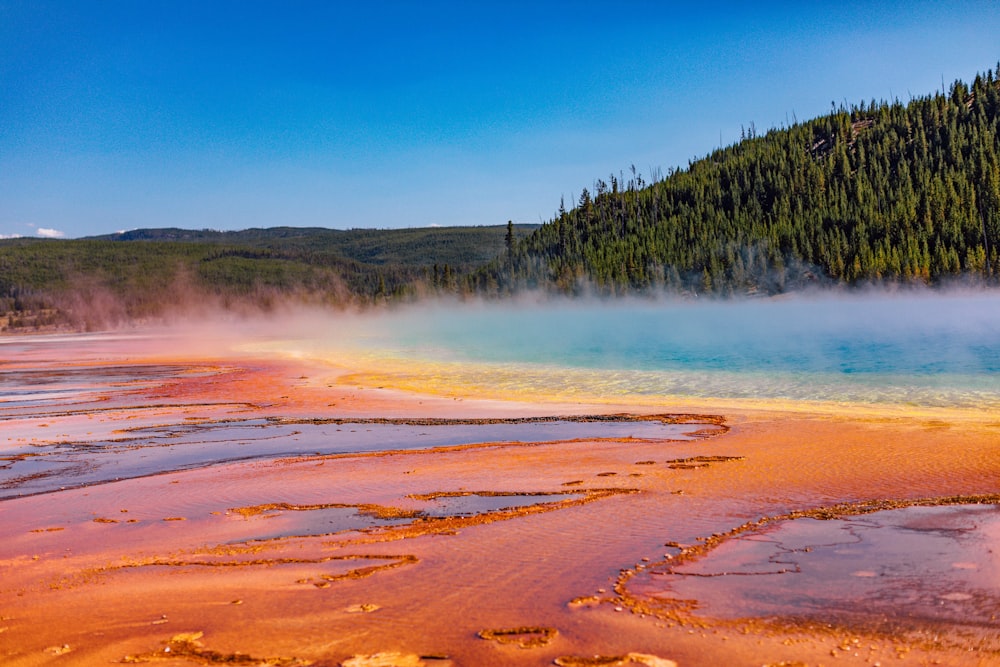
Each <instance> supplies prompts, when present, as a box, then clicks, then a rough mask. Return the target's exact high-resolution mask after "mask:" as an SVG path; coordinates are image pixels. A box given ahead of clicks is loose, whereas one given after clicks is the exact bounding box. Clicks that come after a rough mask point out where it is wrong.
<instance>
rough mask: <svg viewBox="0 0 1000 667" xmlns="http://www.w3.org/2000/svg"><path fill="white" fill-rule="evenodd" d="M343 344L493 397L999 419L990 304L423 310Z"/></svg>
mask: <svg viewBox="0 0 1000 667" xmlns="http://www.w3.org/2000/svg"><path fill="white" fill-rule="evenodd" d="M343 334H345V336H346V337H347V338H348V339H349V340H351V341H353V344H354V345H355V346H356V347H357V349H358V350H359V351H358V352H357V353H358V354H365V355H368V356H369V358H370V359H373V358H377V357H380V358H383V359H387V360H396V361H400V360H403V361H408V362H414V363H416V362H421V363H426V364H431V365H435V364H436V365H437V369H438V370H436V371H433V372H432V371H429V370H428V371H416V370H412V369H411V371H410V372H412V373H419V372H426V373H428V378H427V381H428V383H442V382H446V381H447V378H446V377H439V376H438V375H439V374H441V373H447V374H451V376H452V378H453V379H454V380H459V381H462V382H473V383H476V382H478V383H479V384H481V385H486V386H492V387H493V388H494V389H497V390H500V391H510V392H517V391H522V390H529V391H530V390H537V391H548V390H551V391H556V392H560V393H567V392H568V393H570V394H573V393H578V394H588V395H598V396H609V397H621V396H628V395H664V396H694V397H721V398H787V399H799V400H803V399H804V400H824V401H830V400H832V401H861V402H873V403H883V402H892V403H904V404H910V405H926V406H966V407H974V406H982V407H995V406H998V405H1000V294H998V293H996V292H980V293H972V292H965V293H950V294H941V293H936V294H935V293H921V294H913V293H910V294H904V295H884V294H883V295H867V296H827V297H815V298H805V297H788V298H779V299H755V300H746V301H737V302H732V301H730V302H722V301H712V302H704V303H700V302H691V301H686V302H668V301H639V300H629V301H625V302H621V301H619V302H601V301H588V302H580V301H547V302H546V301H536V302H520V303H516V304H510V303H505V304H492V305H491V304H456V305H451V306H445V305H438V306H434V307H429V308H428V307H427V306H426V305H424V306H421V307H418V308H408V309H401V310H398V311H395V312H391V313H388V314H384V315H382V316H380V317H376V318H374V319H365V320H363V323H355V324H354V325H353V326H352V327H350V328H349V330H347V331H344V332H343ZM414 368H416V366H414ZM442 369H447V370H442ZM477 378H478V380H477ZM410 379H411V380H412V381H419V378H410Z"/></svg>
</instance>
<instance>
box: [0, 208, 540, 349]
mask: <svg viewBox="0 0 1000 667" xmlns="http://www.w3.org/2000/svg"><path fill="white" fill-rule="evenodd" d="M535 228H537V225H515V226H513V228H512V229H511V230H508V228H506V227H503V226H495V227H430V228H423V229H393V230H374V229H356V230H347V231H342V230H331V229H302V228H292V227H277V228H271V229H248V230H244V231H240V232H215V231H207V230H206V231H191V230H183V229H143V230H135V231H131V232H126V233H122V234H113V235H110V236H105V237H100V238H91V239H75V240H52V239H26V238H22V239H6V240H0V330H3V329H9V330H24V329H35V328H47V327H55V326H69V327H76V328H86V327H104V326H110V325H114V324H117V323H120V322H125V321H130V320H136V319H143V318H153V317H158V316H161V315H163V314H164V313H166V312H169V311H172V310H173V311H176V310H184V309H188V308H190V307H192V306H203V307H211V308H231V309H244V308H265V309H266V308H271V307H273V306H275V305H277V304H279V303H282V302H296V301H300V302H302V301H304V302H311V303H317V304H323V305H337V306H343V305H351V304H359V305H363V304H370V303H374V302H378V301H385V300H389V299H397V300H398V299H411V298H415V297H418V296H420V295H430V294H435V293H438V292H452V291H454V290H456V289H458V287H459V284H460V283H463V282H464V280H465V277H466V276H467V275H468V274H469V273H470V272H472V271H474V270H475V269H477V268H478V267H480V266H482V265H483V264H484V263H486V262H488V261H489V260H491V259H492V258H494V257H496V256H497V255H498V254H500V253H501V251H502V250H503V249H504V247H505V246H506V244H507V241H506V237H507V234H508V233H513V235H514V236H515V237H517V238H521V237H523V236H525V235H526V234H528V233H529V232H531V231H532V230H534V229H535Z"/></svg>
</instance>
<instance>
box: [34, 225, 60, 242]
mask: <svg viewBox="0 0 1000 667" xmlns="http://www.w3.org/2000/svg"><path fill="white" fill-rule="evenodd" d="M35 231H36V232H38V235H39V236H41V237H42V238H45V239H61V238H62V237H64V236H66V233H65V232H61V231H59V230H58V229H50V228H48V227H39V228H38V229H37V230H35Z"/></svg>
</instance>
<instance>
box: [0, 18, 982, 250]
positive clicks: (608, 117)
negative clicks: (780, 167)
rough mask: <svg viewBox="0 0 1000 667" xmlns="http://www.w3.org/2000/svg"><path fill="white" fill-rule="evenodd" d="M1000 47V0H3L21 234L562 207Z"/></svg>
mask: <svg viewBox="0 0 1000 667" xmlns="http://www.w3.org/2000/svg"><path fill="white" fill-rule="evenodd" d="M998 60H1000V3H997V2H961V1H960V0H959V1H956V2H940V3H928V2H919V1H912V0H911V1H894V2H836V3H809V2H789V3H767V4H764V3H743V2H740V3H712V2H704V3H690V2H682V3H668V2H618V3H612V2H607V1H604V2H586V1H580V2H545V1H544V0H535V1H527V2H520V1H517V0H513V1H511V0H505V1H497V2H485V1H483V2H478V1H468V2H444V1H441V2H433V1H419V0H414V1H412V2H392V1H382V2H379V1H374V0H373V1H369V2H334V1H327V2H304V1H298V2H295V1H291V2H277V1H275V2H254V1H245V0H240V1H233V2H211V1H209V0H197V1H192V2H188V1H186V0H164V1H159V0H127V1H118V0H55V1H51V2H46V1H31V0H0V236H11V235H23V236H36V235H47V236H57V235H64V236H66V237H79V236H87V235H93V234H104V233H111V232H114V231H117V230H122V229H133V228H138V227H167V226H176V227H185V228H194V229H201V228H212V229H244V228H248V227H266V226H277V225H293V226H323V227H333V228H341V229H346V228H351V227H381V228H388V227H413V226H428V225H457V224H472V225H484V224H504V223H506V221H507V220H508V219H512V220H514V221H516V222H539V221H540V220H547V219H549V218H550V217H551V216H552V214H553V212H554V211H555V210H556V209H557V208H558V206H559V201H560V197H561V196H565V197H566V200H567V205H568V204H569V203H570V202H571V200H572V199H573V198H575V197H576V196H578V194H579V193H580V191H581V190H582V188H584V187H591V186H592V184H593V182H594V180H595V179H597V178H605V179H607V177H608V175H609V174H610V173H612V172H614V173H618V172H619V171H621V170H625V171H628V169H629V167H630V165H632V164H634V165H635V166H636V167H637V169H639V170H640V171H641V172H642V173H643V174H644V175H648V173H649V171H650V168H651V167H660V168H662V169H663V170H664V171H666V170H667V169H668V168H669V167H672V166H684V165H686V164H687V163H688V160H690V159H692V158H697V157H701V156H704V155H705V154H707V153H708V152H710V151H711V150H712V149H713V148H715V147H717V146H718V145H719V143H720V140H721V142H722V143H723V144H730V143H733V142H735V141H737V140H738V139H739V136H740V128H741V126H749V124H750V123H751V122H753V123H754V124H755V125H756V127H757V129H758V131H763V130H766V129H768V128H770V127H775V126H781V125H783V124H785V123H786V122H789V121H791V120H792V119H793V118H796V117H797V118H798V119H799V120H805V119H807V118H811V117H814V116H817V115H820V114H823V113H825V112H827V111H829V109H830V105H831V102H836V103H837V104H840V103H841V102H844V101H846V102H848V103H857V102H860V101H861V100H866V101H867V100H870V99H872V98H876V99H878V100H881V99H888V98H890V97H898V98H899V99H901V100H904V101H905V100H906V99H908V98H909V97H910V96H911V95H913V96H918V95H924V94H927V93H930V92H933V91H934V90H937V89H940V87H941V82H942V78H943V79H944V81H945V83H946V84H947V85H950V83H951V82H952V81H954V80H955V79H959V78H960V79H963V80H971V79H972V77H973V76H974V75H975V74H976V73H977V72H985V71H986V70H987V69H992V68H995V67H996V64H997V61H998Z"/></svg>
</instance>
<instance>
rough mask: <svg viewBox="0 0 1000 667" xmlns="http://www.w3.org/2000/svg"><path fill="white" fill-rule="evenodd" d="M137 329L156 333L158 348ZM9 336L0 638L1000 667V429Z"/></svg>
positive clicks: (324, 657)
mask: <svg viewBox="0 0 1000 667" xmlns="http://www.w3.org/2000/svg"><path fill="white" fill-rule="evenodd" d="M150 350H153V351H150ZM156 350H157V346H156V340H155V339H152V340H151V339H150V337H148V336H144V337H137V338H135V339H130V338H129V337H127V336H108V337H101V336H96V335H91V336H86V337H80V338H74V337H71V336H64V337H60V338H58V339H35V340H33V339H8V340H7V341H6V342H4V343H2V344H0V429H2V437H0V526H2V530H3V538H4V539H3V540H2V543H0V662H3V663H4V664H13V665H41V664H49V663H52V664H56V663H58V664H81V665H89V664H107V663H109V662H110V663H115V662H117V663H123V662H124V663H147V662H157V663H160V664H177V665H187V664H195V665H199V664H221V663H232V662H242V663H244V664H275V665H278V664H281V665H300V664H301V665H304V664H315V665H341V664H343V665H375V664H380V665H421V664H423V665H487V666H488V665H543V664H560V665H611V664H619V665H629V664H632V665H653V666H657V665H668V664H673V663H676V664H680V665H717V664H732V665H761V664H771V665H778V664H785V665H792V664H804V665H820V664H832V662H833V661H834V660H836V661H837V662H836V664H869V665H870V664H883V665H885V664H950V665H992V664H1000V623H998V621H997V613H998V609H1000V584H998V582H1000V556H998V554H1000V509H998V503H1000V498H998V497H997V496H995V495H993V494H996V493H997V491H998V489H997V480H998V479H1000V426H998V424H996V423H994V422H992V421H991V420H990V419H989V418H984V419H979V420H977V419H970V418H969V416H968V414H964V415H962V416H961V417H960V418H959V417H957V416H949V415H948V414H947V413H940V414H936V415H935V416H934V418H933V419H932V418H929V417H928V416H927V415H923V414H921V415H917V414H914V415H912V416H911V417H909V418H903V417H900V416H899V414H898V413H897V414H896V415H893V416H886V417H882V418H871V417H865V418H861V417H859V416H857V415H852V414H850V413H835V414H830V413H826V414H823V415H816V414H810V413H802V412H798V413H787V412H780V411H778V410H777V409H775V410H774V411H759V412H744V413H739V412H735V411H734V412H730V413H729V414H727V415H726V416H725V417H723V416H722V415H721V414H714V415H713V414H703V413H701V412H697V413H691V414H683V413H678V412H675V411H669V410H659V411H649V410H646V411H642V412H634V411H629V410H628V409H627V407H628V406H600V409H595V406H593V405H578V406H567V405H552V404H546V403H545V402H544V401H537V402H534V403H525V402H522V403H517V404H498V403H495V402H475V401H472V400H468V401H464V402H458V401H455V400H454V399H447V400H445V399H435V398H433V397H412V396H411V397H405V396H399V395H396V394H392V393H391V392H379V391H373V390H369V389H362V388H359V387H356V386H352V385H350V384H346V383H345V382H344V381H343V379H338V378H343V374H342V373H341V371H339V370H336V369H331V368H322V367H314V366H309V365H308V364H301V363H291V362H281V363H277V362H275V360H273V359H263V358H257V357H238V356H236V357H234V356H224V355H220V356H219V357H218V358H205V357H197V358H194V357H192V358H185V357H184V356H183V355H173V356H170V355H163V354H162V353H160V352H157V351H156Z"/></svg>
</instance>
